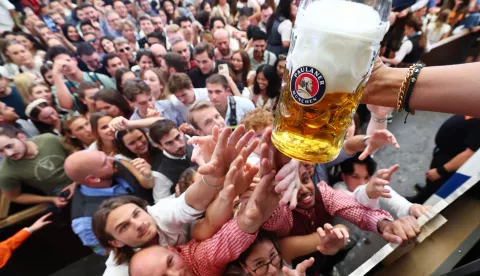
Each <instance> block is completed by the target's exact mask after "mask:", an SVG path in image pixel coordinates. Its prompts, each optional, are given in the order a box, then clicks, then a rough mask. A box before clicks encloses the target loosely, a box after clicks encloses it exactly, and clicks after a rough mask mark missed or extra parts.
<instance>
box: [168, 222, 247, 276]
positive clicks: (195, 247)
mask: <svg viewBox="0 0 480 276" xmlns="http://www.w3.org/2000/svg"><path fill="white" fill-rule="evenodd" d="M256 237H257V234H256V233H255V234H247V233H244V232H243V231H242V230H240V228H238V225H237V219H236V218H234V219H231V220H230V221H229V222H227V223H226V224H225V225H223V227H222V229H220V231H218V232H217V234H215V235H214V236H213V237H212V238H210V239H208V240H205V241H203V242H197V241H195V240H192V241H190V242H189V243H187V244H184V245H180V246H177V247H176V248H173V247H169V249H170V250H172V251H176V252H178V253H179V254H180V256H182V258H183V260H184V261H185V262H186V263H187V265H188V267H189V268H190V271H191V272H192V273H193V275H196V276H217V275H218V276H220V275H222V274H223V272H224V271H225V269H226V267H227V265H228V263H230V262H232V261H234V260H236V259H237V258H238V257H239V256H240V254H242V252H243V251H245V250H246V249H247V248H248V247H249V246H250V245H251V244H252V243H253V241H254V240H255V238H256Z"/></svg>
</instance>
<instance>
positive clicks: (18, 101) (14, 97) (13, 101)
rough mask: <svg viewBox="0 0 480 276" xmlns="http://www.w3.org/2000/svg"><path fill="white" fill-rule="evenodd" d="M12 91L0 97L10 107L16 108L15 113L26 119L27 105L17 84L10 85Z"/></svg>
mask: <svg viewBox="0 0 480 276" xmlns="http://www.w3.org/2000/svg"><path fill="white" fill-rule="evenodd" d="M10 88H12V92H11V93H10V95H8V96H6V97H0V102H2V103H4V104H6V105H7V106H9V107H13V109H15V113H17V114H18V116H20V118H22V119H25V118H26V117H25V105H24V103H23V98H22V95H20V93H19V92H18V90H17V88H16V87H15V86H10Z"/></svg>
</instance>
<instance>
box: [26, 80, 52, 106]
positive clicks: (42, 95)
mask: <svg viewBox="0 0 480 276" xmlns="http://www.w3.org/2000/svg"><path fill="white" fill-rule="evenodd" d="M36 99H45V100H47V102H48V105H52V102H53V101H52V100H53V94H52V91H50V88H48V87H46V86H43V85H37V86H35V87H34V88H33V89H32V95H31V99H30V100H32V101H34V100H36Z"/></svg>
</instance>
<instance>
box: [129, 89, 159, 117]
mask: <svg viewBox="0 0 480 276" xmlns="http://www.w3.org/2000/svg"><path fill="white" fill-rule="evenodd" d="M133 105H134V106H135V107H136V108H138V111H139V112H140V113H143V114H146V113H147V109H148V108H155V99H154V98H153V96H152V95H147V94H145V93H142V94H138V95H137V96H136V97H135V101H134V102H133Z"/></svg>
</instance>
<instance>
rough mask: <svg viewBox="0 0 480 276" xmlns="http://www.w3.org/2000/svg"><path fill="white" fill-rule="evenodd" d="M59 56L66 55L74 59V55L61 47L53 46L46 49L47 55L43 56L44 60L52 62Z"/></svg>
mask: <svg viewBox="0 0 480 276" xmlns="http://www.w3.org/2000/svg"><path fill="white" fill-rule="evenodd" d="M59 55H67V56H69V57H72V58H74V57H75V54H74V53H73V52H72V51H70V50H68V49H67V48H65V47H63V46H53V47H51V48H49V49H48V51H47V54H46V55H45V60H50V61H53V59H55V58H56V57H57V56H59Z"/></svg>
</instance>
